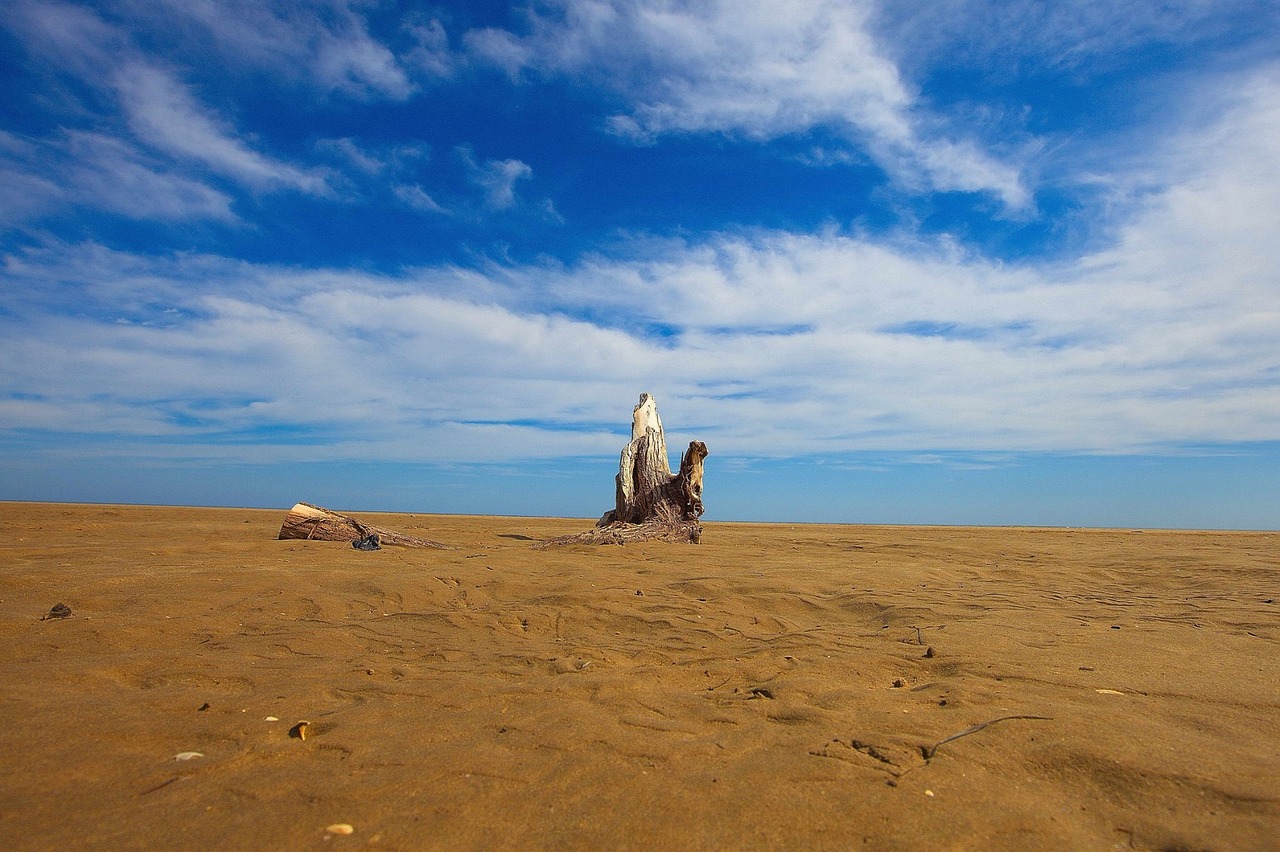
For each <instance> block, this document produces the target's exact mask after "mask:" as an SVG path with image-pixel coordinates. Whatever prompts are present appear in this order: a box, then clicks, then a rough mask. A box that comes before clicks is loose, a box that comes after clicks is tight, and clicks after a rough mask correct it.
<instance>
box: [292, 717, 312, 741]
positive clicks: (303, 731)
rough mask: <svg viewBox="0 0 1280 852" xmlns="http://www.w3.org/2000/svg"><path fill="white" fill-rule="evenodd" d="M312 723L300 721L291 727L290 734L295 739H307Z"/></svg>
mask: <svg viewBox="0 0 1280 852" xmlns="http://www.w3.org/2000/svg"><path fill="white" fill-rule="evenodd" d="M310 725H311V723H310V722H308V721H306V720H303V721H301V722H299V723H298V724H296V725H294V726H293V727H292V728H290V729H289V736H291V737H293V738H294V739H295V740H305V739H306V738H307V728H308V727H309V726H310Z"/></svg>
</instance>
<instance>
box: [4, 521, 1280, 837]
mask: <svg viewBox="0 0 1280 852" xmlns="http://www.w3.org/2000/svg"><path fill="white" fill-rule="evenodd" d="M284 512H285V510H284V509H283V508H282V509H280V510H272V511H267V510H234V509H184V508H155V507H128V506H80V505H50V504H19V503H3V504H0V529H2V531H3V536H2V537H0V614H2V623H3V630H4V636H3V641H2V642H0V655H2V660H3V662H2V665H3V668H2V670H3V672H4V677H3V682H2V683H0V754H2V755H3V760H0V837H3V843H4V846H5V847H6V848H10V849H14V848H17V849H46V848H49V849H52V848H77V849H79V848H97V849H122V848H173V849H182V848H186V849H284V848H325V849H339V848H357V847H360V848H363V847H373V848H380V849H403V850H412V849H489V848H526V849H1107V848H1122V849H1124V848H1137V849H1170V848H1179V849H1193V848H1194V849H1257V850H1262V849H1276V848H1277V844H1278V843H1280V654H1278V651H1280V644H1278V640H1280V604H1278V603H1277V599H1278V598H1280V534H1276V533H1234V532H1233V533H1196V532H1157V531H1145V532H1139V531H1129V530H1124V531H1084V530H1062V529H1049V530H1044V529H963V528H910V527H864V526H816V525H815V526H788V525H749V524H728V523H715V522H710V523H708V524H707V527H706V533H705V535H704V537H703V543H702V544H701V545H697V546H693V545H671V544H662V543H649V544H634V545H628V546H625V547H616V546H614V547H610V546H585V545H581V546H579V545H575V546H570V547H565V548H552V549H549V550H535V549H533V548H532V547H531V545H532V544H534V543H535V541H536V540H539V539H543V538H549V537H552V536H558V535H564V534H567V533H572V532H577V531H580V530H582V529H584V528H586V527H588V526H590V523H591V522H590V521H582V520H548V519H529V518H492V517H489V518H481V517H442V516H426V515H418V516H413V515H386V514H383V515H379V514H367V515H366V514H361V513H359V512H355V514H356V515H357V516H358V517H360V518H361V519H362V520H367V521H369V522H371V523H375V524H378V525H380V526H386V527H389V528H391V529H396V530H400V531H402V532H405V533H407V534H410V535H421V536H423V537H426V538H431V539H435V540H439V541H442V542H445V543H447V544H451V545H455V546H457V548H458V549H457V550H453V551H434V550H406V549H391V548H387V549H384V550H382V551H379V552H376V553H362V552H359V551H356V550H353V549H352V548H351V547H350V546H349V545H346V544H341V543H333V542H305V541H276V540H274V539H275V536H276V533H277V531H278V530H279V527H280V523H281V520H282V518H283V516H284ZM57 603H65V604H66V605H68V606H69V607H70V608H71V610H72V612H73V615H72V616H71V617H70V618H65V619H49V620H44V621H41V620H39V619H40V618H41V616H43V615H45V614H46V613H48V612H49V610H50V608H51V607H52V606H53V605H54V604H57ZM930 649H932V650H930ZM895 684H900V685H895ZM268 717H274V720H272V719H269V718H268ZM1032 717H1037V718H1032ZM1038 717H1044V718H1038ZM997 719H1002V721H998V722H994V723H992V724H988V725H986V727H979V726H981V725H983V724H984V723H989V722H992V721H993V720H997ZM302 720H308V721H309V722H310V723H311V724H310V726H309V727H308V729H307V737H306V739H305V740H304V739H298V738H295V737H290V736H289V733H288V732H289V730H290V728H291V727H293V726H294V724H295V723H297V722H299V721H302ZM957 734H963V735H962V736H958V737H956V735H957ZM952 737H954V738H952ZM948 738H952V739H948ZM939 743H941V745H938V744H939ZM182 752H199V753H200V754H202V755H203V756H201V757H195V758H192V759H189V760H185V761H179V760H175V759H174V758H175V755H177V754H179V753H182ZM339 824H347V825H350V826H351V827H352V828H353V829H354V831H353V832H352V833H351V834H349V835H343V834H338V833H335V832H333V831H327V828H328V827H330V826H336V825H339Z"/></svg>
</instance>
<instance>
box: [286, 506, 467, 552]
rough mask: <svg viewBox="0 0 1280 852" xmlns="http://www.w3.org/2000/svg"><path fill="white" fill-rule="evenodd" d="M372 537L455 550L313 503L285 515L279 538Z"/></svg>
mask: <svg viewBox="0 0 1280 852" xmlns="http://www.w3.org/2000/svg"><path fill="white" fill-rule="evenodd" d="M370 536H377V539H376V540H375V543H381V544H388V545H396V546H398V547H434V548H438V549H440V550H452V549H453V548H451V547H449V545H447V544H441V543H440V542H438V541H431V540H430V539H425V538H416V537H414V536H410V535H403V534H401V533H398V532H395V531H394V530H386V529H383V528H381V527H375V526H371V525H369V524H365V523H361V522H360V521H357V520H356V519H355V518H353V517H351V516H349V515H343V514H341V513H339V512H332V511H330V510H328V509H322V508H320V507H319V506H313V505H311V504H310V503H298V504H296V505H294V507H293V508H292V509H290V510H289V514H288V515H286V516H285V519H284V524H282V525H281V527H280V535H279V536H278V538H279V539H305V540H307V541H350V542H363V541H368V540H369V537H370Z"/></svg>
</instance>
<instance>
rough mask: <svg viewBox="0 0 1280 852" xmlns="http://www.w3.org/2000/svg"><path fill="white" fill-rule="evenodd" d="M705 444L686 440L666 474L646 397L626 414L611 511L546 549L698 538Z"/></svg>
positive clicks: (661, 436) (654, 412) (657, 424)
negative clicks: (626, 435)
mask: <svg viewBox="0 0 1280 852" xmlns="http://www.w3.org/2000/svg"><path fill="white" fill-rule="evenodd" d="M706 457H707V445H706V444H704V443H702V442H701V441H690V442H689V448H688V449H687V450H685V451H684V454H683V455H682V456H681V457H680V470H679V472H677V473H674V474H673V473H672V472H671V465H670V462H669V461H668V458H667V440H666V435H665V433H664V432H663V430H662V418H661V417H659V416H658V404H657V402H656V401H655V400H654V398H653V397H652V396H651V395H649V394H647V393H642V394H640V402H639V404H638V405H636V407H635V409H634V410H633V411H632V413H631V442H630V443H628V444H627V445H626V446H625V447H623V449H622V456H621V458H620V459H619V462H618V475H617V477H616V478H615V489H614V490H615V494H614V507H613V508H612V509H611V510H609V511H608V512H605V514H604V516H603V517H602V518H600V520H599V522H598V523H597V524H596V529H595V530H593V531H591V532H587V533H581V534H579V535H572V536H564V537H562V538H559V539H552V540H551V541H549V542H546V544H548V545H550V544H571V543H574V542H583V543H601V544H623V543H625V542H628V541H649V540H654V539H662V540H665V541H688V542H692V543H694V544H697V543H698V541H699V540H700V539H701V537H702V523H701V521H700V520H699V519H700V518H701V517H702V512H703V507H702V462H703V459H705V458H706Z"/></svg>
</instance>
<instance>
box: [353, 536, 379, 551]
mask: <svg viewBox="0 0 1280 852" xmlns="http://www.w3.org/2000/svg"><path fill="white" fill-rule="evenodd" d="M351 546H352V547H354V548H355V549H356V550H381V549H382V545H381V544H379V543H378V534H377V533H369V534H368V535H367V536H365V537H364V538H362V539H359V540H357V541H353V542H351Z"/></svg>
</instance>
